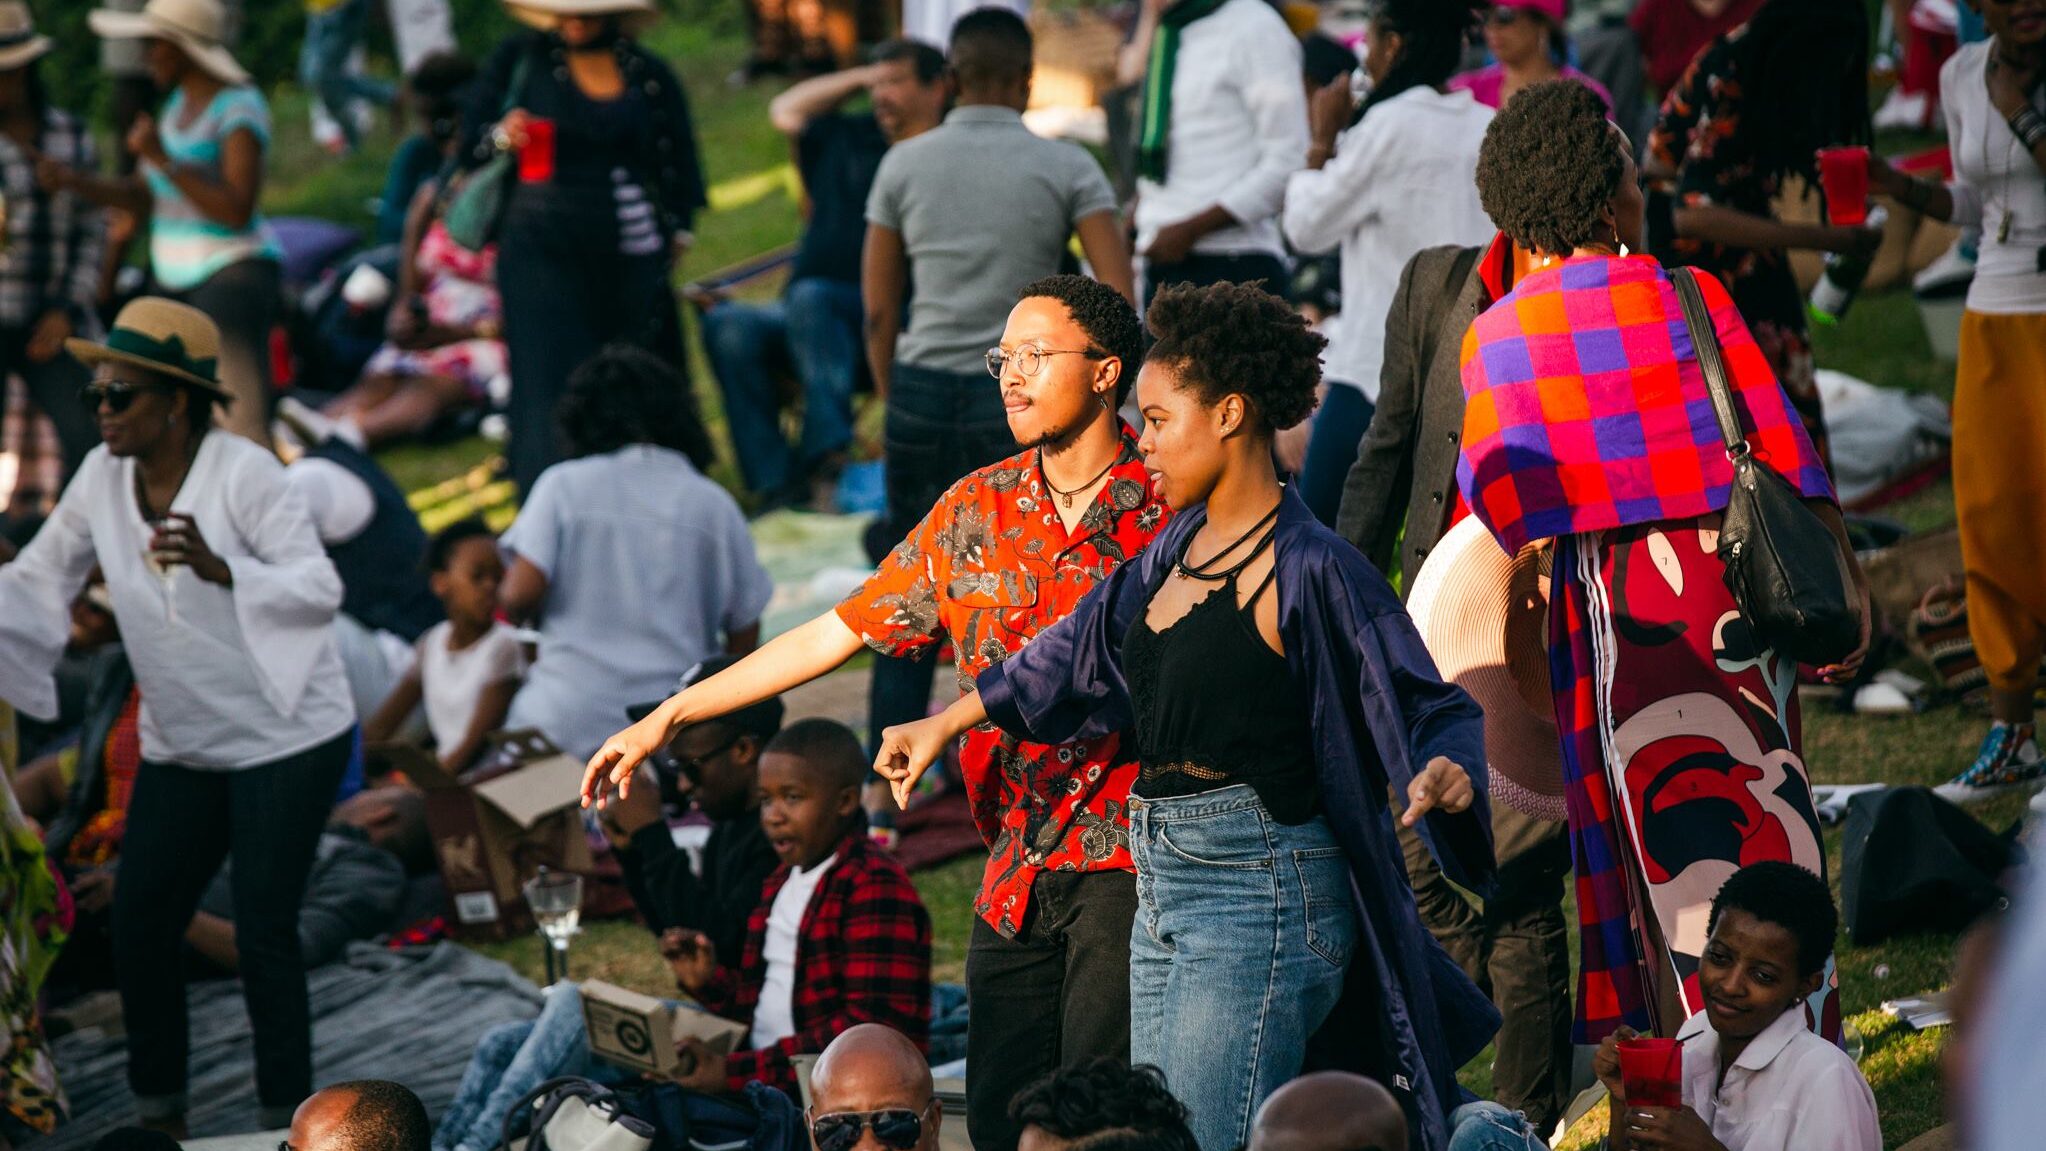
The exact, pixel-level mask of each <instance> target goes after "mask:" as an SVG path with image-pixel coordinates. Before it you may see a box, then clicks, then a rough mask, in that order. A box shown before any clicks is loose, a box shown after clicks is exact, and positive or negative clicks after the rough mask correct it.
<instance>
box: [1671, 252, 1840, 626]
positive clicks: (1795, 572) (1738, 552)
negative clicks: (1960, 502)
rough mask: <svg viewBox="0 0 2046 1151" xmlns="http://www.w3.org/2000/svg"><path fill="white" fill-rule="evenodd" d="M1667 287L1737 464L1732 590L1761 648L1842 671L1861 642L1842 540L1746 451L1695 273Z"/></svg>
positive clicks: (1723, 540)
mask: <svg viewBox="0 0 2046 1151" xmlns="http://www.w3.org/2000/svg"><path fill="white" fill-rule="evenodd" d="M1670 279H1671V281H1672V282H1673V283H1675V285H1676V289H1677V299H1678V300H1679V301H1681V302H1682V304H1683V308H1684V324H1685V326H1686V327H1688V328H1689V329H1690V331H1691V344H1692V346H1693V347H1695V348H1696V349H1697V353H1698V366H1699V367H1700V368H1701V369H1703V370H1704V373H1705V386H1706V390H1707V391H1709V392H1710V393H1711V394H1712V411H1713V413H1714V414H1715V415H1716V416H1718V418H1719V434H1720V435H1721V436H1722V437H1724V439H1725V441H1726V458H1727V460H1728V462H1730V463H1732V464H1733V492H1732V493H1731V495H1729V496H1728V498H1727V503H1726V513H1725V517H1724V522H1723V523H1721V525H1720V528H1719V561H1720V563H1721V564H1722V565H1723V566H1724V567H1725V569H1726V588H1727V590H1728V591H1730V592H1732V593H1733V599H1734V602H1735V603H1737V604H1739V605H1740V609H1741V615H1742V616H1744V617H1746V619H1747V621H1748V626H1749V627H1750V628H1752V629H1754V632H1755V637H1756V638H1757V639H1758V640H1760V641H1761V642H1762V643H1764V644H1767V645H1768V646H1769V647H1770V648H1771V649H1773V650H1774V651H1776V652H1778V653H1779V654H1782V655H1786V656H1789V657H1790V658H1792V659H1794V660H1796V661H1797V662H1799V663H1806V664H1815V665H1819V666H1825V665H1827V664H1832V663H1837V662H1839V661H1840V660H1841V659H1843V658H1845V657H1846V656H1847V655H1849V654H1850V653H1852V652H1853V651H1854V649H1855V648H1856V647H1857V646H1858V645H1859V644H1860V643H1861V609H1860V605H1859V603H1858V600H1859V599H1860V597H1859V596H1858V595H1857V594H1856V593H1855V591H1854V588H1853V587H1852V586H1851V584H1850V583H1849V581H1848V577H1847V572H1846V570H1845V569H1844V568H1843V566H1842V565H1841V562H1840V543H1839V540H1838V538H1837V537H1836V536H1834V534H1833V531H1832V529H1831V528H1828V527H1827V526H1826V524H1825V521H1823V520H1821V519H1820V518H1819V517H1818V515H1817V514H1815V513H1814V512H1813V511H1812V509H1811V508H1809V507H1807V506H1806V505H1805V502H1804V497H1803V496H1801V495H1799V494H1798V492H1797V489H1795V488H1793V487H1791V486H1790V482H1789V481H1788V480H1786V479H1784V478H1783V477H1782V476H1781V475H1778V474H1777V473H1776V470H1775V469H1773V468H1771V467H1769V466H1768V465H1766V464H1764V463H1762V462H1761V461H1759V460H1757V459H1755V457H1754V456H1753V454H1751V453H1750V452H1749V450H1748V440H1747V436H1746V434H1745V433H1743V432H1742V431H1741V422H1740V413H1739V412H1738V411H1737V410H1736V409H1735V408H1734V406H1733V388H1732V385H1731V383H1730V381H1728V379H1727V376H1726V362H1725V360H1724V359H1722V358H1721V356H1720V351H1719V337H1718V335H1717V334H1716V333H1715V332H1714V330H1713V327H1712V314H1711V312H1709V311H1708V310H1707V309H1706V307H1705V296H1704V294H1703V293H1702V292H1700V291H1699V290H1698V282H1697V280H1696V279H1695V278H1694V276H1693V273H1692V271H1691V269H1689V268H1678V269H1676V270H1675V271H1673V272H1672V273H1671V274H1670Z"/></svg>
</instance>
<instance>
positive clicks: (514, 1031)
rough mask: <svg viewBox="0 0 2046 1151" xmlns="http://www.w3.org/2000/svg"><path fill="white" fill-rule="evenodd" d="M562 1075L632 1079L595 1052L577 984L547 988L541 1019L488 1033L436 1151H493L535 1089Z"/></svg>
mask: <svg viewBox="0 0 2046 1151" xmlns="http://www.w3.org/2000/svg"><path fill="white" fill-rule="evenodd" d="M562 1075H580V1076H582V1077H583V1078H585V1079H594V1080H596V1081H598V1082H600V1083H620V1082H623V1081H624V1080H625V1079H626V1078H627V1075H626V1074H625V1073H624V1072H622V1071H619V1070H617V1069H616V1068H614V1067H612V1066H611V1065H610V1064H608V1063H603V1062H600V1061H599V1060H598V1059H597V1058H596V1057H594V1056H592V1055H591V1054H590V1040H589V1035H588V1034H587V1033H586V1032H585V1031H584V1029H583V997H582V992H581V990H580V989H578V988H577V987H576V985H575V984H573V983H557V984H555V985H554V986H552V987H550V988H548V989H547V1001H546V1004H545V1005H544V1006H542V1007H541V1008H540V1016H539V1018H537V1019H532V1020H528V1021H526V1022H523V1023H501V1024H499V1025H497V1026H496V1027H493V1028H491V1029H490V1030H489V1031H486V1032H484V1033H483V1039H482V1040H481V1041H480V1042H478V1043H477V1044H476V1054H474V1055H472V1056H470V1058H469V1068H468V1070H466V1071H464V1072H462V1083H461V1086H459V1087H457V1088H456V1089H455V1099H454V1102H452V1103H450V1104H448V1109H447V1112H446V1113H445V1114H443V1115H442V1116H441V1120H440V1127H439V1128H438V1129H436V1130H435V1131H434V1133H433V1151H457V1149H459V1151H489V1149H490V1148H492V1147H495V1146H497V1143H498V1140H499V1138H500V1137H501V1136H502V1135H503V1134H504V1120H505V1116H506V1115H507V1114H509V1113H510V1112H511V1109H512V1108H513V1107H515V1106H517V1105H518V1102H519V1100H521V1099H523V1098H525V1097H526V1095H527V1094H528V1093H529V1092H531V1091H532V1090H533V1089H534V1088H535V1087H538V1086H539V1085H540V1084H542V1083H545V1082H547V1081H548V1080H549V1079H553V1078H556V1077H557V1076H562Z"/></svg>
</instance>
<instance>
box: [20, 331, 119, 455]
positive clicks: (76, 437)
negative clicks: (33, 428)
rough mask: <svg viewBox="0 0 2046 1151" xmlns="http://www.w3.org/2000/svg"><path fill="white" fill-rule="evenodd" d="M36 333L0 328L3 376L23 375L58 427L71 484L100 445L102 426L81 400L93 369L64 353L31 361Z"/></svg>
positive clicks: (37, 403) (39, 404)
mask: <svg viewBox="0 0 2046 1151" xmlns="http://www.w3.org/2000/svg"><path fill="white" fill-rule="evenodd" d="M33 330H34V325H30V326H29V327H25V328H0V376H5V375H18V376H20V377H21V382H22V383H24V384H26V385H28V398H29V399H30V400H31V401H32V402H34V404H35V406H36V407H38V408H41V409H42V410H43V414H45V415H47V416H49V417H50V422H51V423H52V424H55V425H56V427H57V443H58V445H59V446H61V447H62V449H63V451H64V479H65V481H66V482H69V481H70V479H71V474H72V473H73V472H75V471H77V470H78V465H79V464H81V463H83V462H85V453H87V452H89V451H91V450H92V449H93V447H94V445H96V444H98V443H99V425H98V423H97V422H96V421H95V419H94V416H93V413H92V412H90V411H88V410H87V409H86V407H85V405H84V404H83V403H81V402H79V399H78V390H79V389H80V388H82V387H84V386H85V385H86V383H87V382H88V381H90V380H91V379H92V370H91V369H89V368H87V367H86V366H85V365H84V364H81V363H79V362H78V361H77V360H74V359H72V358H71V353H69V352H66V351H61V350H60V351H58V353H57V354H56V355H55V356H53V357H51V358H50V359H47V360H44V361H43V362H41V363H36V362H35V361H33V360H31V359H29V358H28V338H29V335H30V333H31V332H32V331H33ZM0 419H4V415H0Z"/></svg>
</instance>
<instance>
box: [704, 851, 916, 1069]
mask: <svg viewBox="0 0 2046 1151" xmlns="http://www.w3.org/2000/svg"><path fill="white" fill-rule="evenodd" d="M835 858H836V860H837V862H836V863H834V864H832V867H831V870H830V871H828V872H825V874H824V878H823V879H821V880H819V881H818V883H817V890H816V891H815V892H813V893H811V896H810V905H809V906H808V907H806V908H804V910H803V922H802V926H801V927H799V928H798V929H797V931H796V979H795V990H794V992H793V994H792V995H791V997H790V1008H791V1014H792V1015H793V1016H794V1018H795V1023H796V1033H795V1034H794V1035H791V1036H789V1037H788V1038H786V1039H784V1040H782V1041H781V1042H779V1043H777V1044H775V1045H774V1046H772V1047H763V1048H760V1049H759V1050H755V1051H740V1052H737V1053H735V1054H733V1055H731V1056H730V1057H729V1058H727V1059H726V1060H725V1080H726V1085H727V1086H728V1087H729V1088H730V1089H731V1090H733V1091H743V1090H745V1087H746V1084H748V1083H751V1082H754V1081H756V1080H757V1081H759V1082H761V1083H765V1084H767V1085H769V1086H771V1087H778V1088H780V1089H781V1090H783V1091H785V1092H787V1093H788V1095H789V1097H790V1098H792V1099H794V1098H797V1097H798V1096H797V1085H796V1069H795V1065H794V1064H792V1063H791V1062H790V1061H789V1059H790V1057H791V1056H794V1055H802V1054H815V1053H817V1052H820V1051H822V1050H824V1049H825V1048H826V1047H827V1046H830V1044H831V1041H832V1040H834V1039H836V1038H838V1036H839V1035H840V1033H842V1032H844V1031H845V1030H846V1029H847V1028H849V1027H852V1026H854V1025H856V1024H860V1023H883V1024H886V1025H888V1026H889V1027H893V1028H894V1029H895V1030H897V1031H900V1032H902V1033H903V1034H904V1035H907V1036H909V1038H910V1040H911V1041H912V1042H914V1043H915V1044H916V1045H917V1047H919V1048H922V1047H923V1046H924V1044H925V1043H926V1041H927V1040H928V1039H929V1036H930V1030H931V917H930V915H929V913H927V912H926V911H925V910H924V905H923V901H922V900H920V899H918V898H917V895H916V888H915V887H914V886H912V885H911V884H910V882H909V873H908V872H907V871H904V870H903V868H902V865H901V864H900V863H897V862H896V861H895V857H894V856H893V855H890V854H889V853H888V852H886V851H884V850H882V849H880V848H878V847H875V846H874V845H873V843H872V841H870V840H869V839H868V838H867V834H866V831H865V830H864V829H862V830H861V831H860V832H858V833H857V834H855V835H850V836H847V837H846V840H845V842H844V843H841V844H839V847H838V854H837V856H836V857H835ZM788 880H789V869H788V868H787V867H782V868H779V869H778V870H776V871H775V873H774V874H773V875H770V876H768V877H767V882H766V883H765V884H763V885H762V886H761V889H760V905H759V906H757V907H755V908H754V909H753V914H752V916H751V917H750V918H749V919H748V920H747V921H746V949H745V952H744V954H743V957H742V958H741V959H740V961H739V967H738V969H737V970H733V969H732V968H729V967H721V968H719V969H718V971H717V974H716V975H714V976H712V977H711V981H710V983H709V984H708V985H706V986H705V987H704V989H703V991H702V993H701V994H699V995H698V996H697V1000H698V1001H699V1002H701V1003H702V1004H703V1006H704V1007H705V1008H707V1009H709V1010H710V1011H711V1012H713V1013H714V1014H717V1015H721V1016H724V1017H725V1018H727V1019H732V1020H736V1021H738V1022H740V1023H747V1024H750V1023H752V1022H753V1011H754V1009H755V1008H756V1007H758V1006H759V1005H760V988H761V985H762V984H763V983H765V982H766V981H767V961H766V960H765V959H764V958H763V957H762V952H763V951H764V950H765V949H766V946H767V916H768V913H769V912H770V911H772V910H773V909H774V897H775V896H777V895H779V894H781V889H782V885H783V884H785V883H787V882H788Z"/></svg>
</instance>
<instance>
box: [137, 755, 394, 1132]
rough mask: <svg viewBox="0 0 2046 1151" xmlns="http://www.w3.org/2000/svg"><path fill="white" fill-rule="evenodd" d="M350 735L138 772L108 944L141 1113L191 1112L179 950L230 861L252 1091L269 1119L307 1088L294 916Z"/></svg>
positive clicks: (308, 1028) (307, 1017)
mask: <svg viewBox="0 0 2046 1151" xmlns="http://www.w3.org/2000/svg"><path fill="white" fill-rule="evenodd" d="M353 738H354V733H353V732H352V731H350V732H344V733H342V734H341V735H338V736H336V737H335V738H333V739H331V740H328V741H327V742H326V743H323V744H320V745H318V746H316V747H313V748H311V749H309V750H306V751H302V752H299V753H298V754H296V755H291V756H287V757H285V758H284V759H281V760H278V761H276V762H274V763H268V764H264V765H262V766H259V767H246V768H241V769H239V770H232V771H227V770H203V769H199V768H191V767H181V766H179V765H177V764H174V763H152V762H147V761H145V762H144V763H143V764H142V768H141V770H140V771H139V772H137V773H136V776H135V791H134V794H133V796H132V797H131V798H130V799H129V801H128V827H127V832H126V834H125V836H124V838H123V839H122V842H121V862H120V870H119V873H118V877H117V879H116V881H115V885H114V910H113V937H114V969H115V976H116V979H117V981H118V983H119V985H120V989H121V1013H122V1017H123V1018H124V1019H125V1020H126V1023H127V1028H128V1085H129V1086H130V1087H131V1088H133V1089H134V1092H135V1096H136V1101H137V1105H138V1107H140V1109H141V1110H142V1113H143V1117H144V1118H145V1119H156V1118H166V1117H169V1116H172V1115H180V1114H182V1113H183V1112H184V1110H185V1099H184V1095H185V1083H186V1062H187V1057H188V1056H189V1054H190V1046H189V1036H188V1033H187V1030H186V1025H187V1020H186V1017H185V980H184V972H183V971H182V970H181V966H180V963H179V961H178V959H177V956H178V955H179V953H180V952H181V950H182V949H183V940H184V935H185V931H186V929H187V927H189V926H190V924H191V922H192V914H193V912H195V911H196V910H198V907H199V899H200V896H201V895H203V894H204V893H205V890H206V886H207V884H209V883H211V882H212V881H213V877H214V876H216V875H218V874H219V873H220V865H221V863H222V862H224V861H225V860H226V859H227V858H228V856H229V855H230V854H232V855H233V856H234V859H235V862H236V866H235V867H234V868H233V870H232V871H231V872H230V873H229V874H230V875H231V876H232V879H231V883H232V886H233V891H234V934H235V950H236V951H237V952H239V954H240V961H241V978H242V995H243V997H244V999H245V1000H246V1001H247V1003H248V1008H249V1020H250V1023H251V1026H252V1030H253V1033H254V1036H255V1047H256V1094H257V1097H258V1098H259V1100H260V1101H261V1103H262V1105H263V1107H264V1108H265V1109H266V1111H269V1110H273V1109H288V1108H291V1107H294V1106H296V1105H297V1104H298V1103H299V1102H300V1101H302V1100H303V1099H304V1098H305V1097H306V1096H307V1095H309V1094H311V1093H312V1085H313V1054H312V1051H313V1047H312V1012H311V1008H310V1006H309V1004H308V1002H307V996H306V981H305V965H304V962H303V961H302V959H301V958H300V955H299V949H298V913H299V905H300V903H301V902H303V900H304V897H305V885H306V877H307V876H308V875H309V874H310V873H311V871H312V864H313V851H314V849H315V848H316V847H317V846H318V843H319V838H320V831H321V829H322V828H323V827H325V826H326V822H327V814H328V812H329V811H330V810H331V809H332V808H333V806H334V793H335V791H336V789H337V788H339V787H340V785H341V777H342V775H343V773H344V772H345V771H346V770H347V767H348V756H349V751H350V748H351V747H352V744H353Z"/></svg>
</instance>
